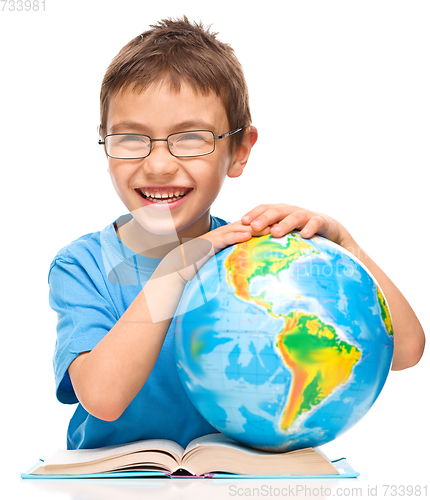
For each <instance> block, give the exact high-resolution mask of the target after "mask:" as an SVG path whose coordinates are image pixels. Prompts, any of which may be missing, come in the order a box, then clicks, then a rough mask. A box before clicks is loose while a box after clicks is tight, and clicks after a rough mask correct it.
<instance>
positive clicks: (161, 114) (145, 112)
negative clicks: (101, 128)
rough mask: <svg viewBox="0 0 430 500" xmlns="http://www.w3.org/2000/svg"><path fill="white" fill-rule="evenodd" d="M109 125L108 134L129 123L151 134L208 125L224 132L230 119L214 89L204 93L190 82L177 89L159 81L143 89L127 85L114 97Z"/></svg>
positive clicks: (110, 101) (213, 129)
mask: <svg viewBox="0 0 430 500" xmlns="http://www.w3.org/2000/svg"><path fill="white" fill-rule="evenodd" d="M106 125H107V127H106V128H107V133H108V134H109V133H115V132H126V131H127V130H125V128H130V126H132V127H133V128H134V129H136V128H140V129H141V130H142V131H143V132H145V133H149V134H151V133H152V134H154V133H156V134H160V133H162V134H169V133H172V132H174V131H176V132H178V131H179V132H180V131H181V130H185V129H187V128H189V129H196V128H207V129H209V130H212V131H213V132H214V133H216V134H221V133H224V132H226V131H227V128H228V118H227V113H226V110H225V107H224V104H223V102H222V100H221V99H220V97H218V96H217V95H216V94H215V93H214V92H213V91H210V92H208V93H207V94H202V93H201V92H196V91H195V90H194V89H193V88H192V87H191V86H190V85H189V84H182V85H181V87H180V89H178V90H175V89H173V88H172V87H171V86H170V85H168V84H166V83H163V82H157V83H156V84H152V85H151V86H150V87H148V88H147V89H144V90H140V91H138V90H132V89H131V88H129V87H128V88H125V89H123V90H122V91H120V92H119V93H118V94H116V95H114V96H113V97H111V98H110V100H109V106H108V114H107V123H106ZM184 126H185V127H186V128H185V129H184V128H183V127H184ZM178 127H179V129H180V130H179V129H178ZM130 131H131V132H135V131H136V130H131V129H130ZM220 131H221V132H220Z"/></svg>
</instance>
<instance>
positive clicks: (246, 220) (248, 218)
mask: <svg viewBox="0 0 430 500" xmlns="http://www.w3.org/2000/svg"><path fill="white" fill-rule="evenodd" d="M268 208H269V205H258V207H255V208H253V209H252V210H251V211H250V212H248V213H246V214H245V215H244V216H243V217H242V218H241V222H242V223H243V224H247V225H249V224H251V222H252V221H253V220H255V219H256V218H257V217H258V216H259V215H261V214H262V213H264V212H265V211H266V210H267V209H268Z"/></svg>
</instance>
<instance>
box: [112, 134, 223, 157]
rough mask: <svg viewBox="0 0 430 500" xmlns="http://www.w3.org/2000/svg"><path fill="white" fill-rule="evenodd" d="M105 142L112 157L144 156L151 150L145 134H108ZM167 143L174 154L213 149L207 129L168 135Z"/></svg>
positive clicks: (199, 153) (194, 153) (193, 153)
mask: <svg viewBox="0 0 430 500" xmlns="http://www.w3.org/2000/svg"><path fill="white" fill-rule="evenodd" d="M154 141H155V140H153V141H152V142H154ZM105 144H106V152H107V154H108V155H109V156H113V157H114V158H123V159H127V158H144V157H145V156H148V155H149V153H150V152H151V139H150V138H149V137H148V136H146V135H133V134H114V135H108V136H106V137H105ZM167 145H168V147H169V151H170V152H171V154H172V155H174V156H201V155H205V154H209V153H212V151H214V149H215V140H214V135H213V133H212V132H210V131H209V130H193V131H191V132H180V133H178V134H171V135H169V136H168V138H167Z"/></svg>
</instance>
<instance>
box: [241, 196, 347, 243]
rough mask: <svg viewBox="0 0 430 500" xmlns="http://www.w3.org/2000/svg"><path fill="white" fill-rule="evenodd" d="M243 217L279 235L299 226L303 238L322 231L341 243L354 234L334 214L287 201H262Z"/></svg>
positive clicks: (248, 221)
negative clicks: (268, 203) (267, 202)
mask: <svg viewBox="0 0 430 500" xmlns="http://www.w3.org/2000/svg"><path fill="white" fill-rule="evenodd" d="M241 221H242V223H243V224H245V225H249V226H250V227H251V228H252V229H254V230H260V231H261V230H265V231H267V229H269V231H270V232H271V234H272V236H273V237H275V238H280V237H281V236H284V235H285V234H287V233H290V232H291V231H294V230H297V229H298V230H300V236H302V237H303V238H310V237H311V236H314V235H315V234H319V235H320V236H323V237H325V238H327V239H329V240H331V241H334V242H335V243H337V244H338V245H341V246H344V245H345V244H346V243H347V241H348V239H349V238H350V234H349V233H348V231H347V230H346V229H345V228H344V227H343V226H342V224H340V223H339V222H337V221H336V220H334V219H333V218H332V217H329V216H328V215H324V214H322V213H320V212H313V211H311V210H306V209H305V208H300V207H296V206H294V205H287V204H284V203H278V204H276V205H258V207H255V208H254V209H252V210H251V211H250V212H248V213H247V214H245V215H244V216H243V217H242V219H241ZM265 234H267V233H265Z"/></svg>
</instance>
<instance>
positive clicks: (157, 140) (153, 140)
mask: <svg viewBox="0 0 430 500" xmlns="http://www.w3.org/2000/svg"><path fill="white" fill-rule="evenodd" d="M241 130H243V127H240V128H237V129H235V130H231V131H230V132H226V133H225V134H222V135H215V134H214V133H213V132H212V130H184V131H183V132H175V133H173V134H169V135H168V136H167V137H166V138H165V139H151V137H149V135H146V134H133V133H131V132H126V133H118V134H107V135H105V136H104V138H103V140H102V138H101V137H99V142H98V143H99V145H101V146H103V145H104V150H105V152H106V155H107V156H108V157H109V158H113V159H115V160H141V159H143V158H147V157H148V156H149V155H150V154H151V151H152V143H153V142H166V143H167V149H168V150H169V153H170V154H171V155H172V156H173V157H175V158H197V157H199V156H206V155H210V154H212V153H213V152H214V151H215V141H216V140H219V139H224V138H225V137H229V136H231V135H234V134H237V133H238V132H240V131H241ZM190 132H210V133H211V134H212V136H213V141H214V145H213V149H212V151H209V152H208V153H201V154H197V155H175V154H173V153H172V151H171V150H170V146H169V137H171V136H172V135H177V134H187V133H190ZM114 135H136V136H139V137H147V138H148V139H149V153H148V154H147V155H145V156H136V157H132V158H123V157H120V156H111V155H110V154H108V152H107V148H106V142H105V140H106V137H112V136H114Z"/></svg>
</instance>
